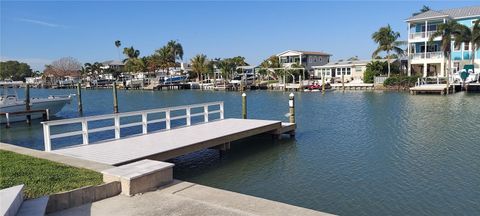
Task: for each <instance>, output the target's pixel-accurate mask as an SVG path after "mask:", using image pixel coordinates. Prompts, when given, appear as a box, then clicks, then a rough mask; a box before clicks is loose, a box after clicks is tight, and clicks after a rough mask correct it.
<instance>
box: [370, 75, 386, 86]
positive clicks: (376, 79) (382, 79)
mask: <svg viewBox="0 0 480 216" xmlns="http://www.w3.org/2000/svg"><path fill="white" fill-rule="evenodd" d="M387 78H388V77H383V76H376V77H374V78H373V81H374V83H375V84H383V82H385V80H386V79H387Z"/></svg>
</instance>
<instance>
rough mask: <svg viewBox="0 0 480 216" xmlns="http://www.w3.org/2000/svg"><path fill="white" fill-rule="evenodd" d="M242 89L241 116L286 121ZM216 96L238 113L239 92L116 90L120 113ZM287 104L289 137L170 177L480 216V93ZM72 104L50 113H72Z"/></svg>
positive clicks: (23, 137)
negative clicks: (291, 111) (292, 129)
mask: <svg viewBox="0 0 480 216" xmlns="http://www.w3.org/2000/svg"><path fill="white" fill-rule="evenodd" d="M19 93H20V95H22V92H21V91H19ZM67 93H74V90H42V89H35V90H33V91H32V96H45V95H49V94H67ZM247 94H248V111H249V113H248V115H249V118H259V119H276V120H284V121H287V120H288V119H287V118H286V117H285V114H286V113H287V112H288V107H287V100H288V93H283V92H269V91H252V92H247ZM83 99H84V112H85V115H96V114H105V113H110V112H111V110H112V96H111V90H86V91H84V92H83ZM217 100H222V101H225V109H226V117H237V118H238V117H240V103H241V98H240V93H238V92H208V91H207V92H201V91H164V92H159V91H156V92H150V91H119V101H120V103H119V106H120V111H131V110H141V109H146V108H157V107H166V106H174V105H183V104H192V103H203V102H207V101H217ZM296 102H297V122H298V130H297V136H296V137H295V139H283V140H280V141H277V142H274V141H272V140H271V138H270V137H268V136H259V137H254V138H250V139H247V140H243V141H241V142H237V143H234V145H233V146H232V150H231V151H230V152H229V153H228V154H226V155H224V156H222V157H220V155H219V154H218V152H217V151H214V150H205V151H201V152H197V153H193V154H190V155H186V156H182V157H179V158H176V159H174V160H173V162H174V163H175V164H176V167H175V177H176V178H179V179H182V180H187V181H191V182H195V183H199V184H204V185H209V186H213V187H217V188H222V189H226V190H231V191H236V192H240V193H244V194H249V195H254V196H258V197H263V198H267V199H271V200H277V201H281V202H285V203H289V204H293V205H298V206H302V207H306V208H311V209H315V210H319V211H325V212H330V213H334V214H340V215H480V138H479V137H480V136H479V134H480V94H465V93H457V94H455V95H451V96H448V97H445V96H433V95H430V96H423V95H416V96H411V95H409V94H407V93H396V92H361V91H359V92H345V93H342V92H340V91H339V92H329V93H327V94H326V95H324V96H322V95H321V94H319V93H297V94H296ZM75 106H76V102H75V100H73V103H72V104H70V105H69V106H68V107H65V109H64V110H63V111H62V112H61V113H59V117H61V118H69V117H76V116H77V114H76V111H75V110H76V108H75ZM42 136H43V135H42V130H41V128H40V127H39V126H32V127H26V126H24V124H23V123H20V124H15V125H14V126H13V128H11V129H8V130H7V129H5V128H3V127H2V129H1V140H2V142H8V143H14V144H17V145H21V146H26V147H30V148H36V149H42V148H43V141H42V139H43V138H42ZM159 144H161V141H159Z"/></svg>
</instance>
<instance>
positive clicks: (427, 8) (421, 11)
mask: <svg viewBox="0 0 480 216" xmlns="http://www.w3.org/2000/svg"><path fill="white" fill-rule="evenodd" d="M429 10H431V9H430V7H428V6H426V5H423V7H422V8H421V9H420V11H418V12H415V13H413V14H412V16H416V15H418V14H421V13H425V12H427V11H429Z"/></svg>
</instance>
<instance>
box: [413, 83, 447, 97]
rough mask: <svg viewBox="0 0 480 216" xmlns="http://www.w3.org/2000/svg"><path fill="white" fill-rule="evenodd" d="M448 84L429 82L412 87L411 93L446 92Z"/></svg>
mask: <svg viewBox="0 0 480 216" xmlns="http://www.w3.org/2000/svg"><path fill="white" fill-rule="evenodd" d="M446 91H447V86H446V85H445V84H427V85H420V86H415V87H412V88H410V94H418V93H427V94H428V93H433V94H441V95H443V94H445V93H446Z"/></svg>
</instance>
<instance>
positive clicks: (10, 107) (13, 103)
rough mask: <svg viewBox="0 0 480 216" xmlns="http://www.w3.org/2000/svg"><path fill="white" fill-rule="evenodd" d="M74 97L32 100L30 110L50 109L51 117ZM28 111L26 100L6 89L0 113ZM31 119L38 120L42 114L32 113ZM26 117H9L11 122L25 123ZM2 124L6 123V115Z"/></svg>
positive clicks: (0, 119) (0, 105) (0, 97)
mask: <svg viewBox="0 0 480 216" xmlns="http://www.w3.org/2000/svg"><path fill="white" fill-rule="evenodd" d="M71 99H72V95H56V96H48V97H47V98H30V110H46V109H48V112H49V115H50V116H52V115H55V114H57V113H58V112H60V110H62V109H63V107H64V106H65V105H66V104H67V103H70V101H71ZM22 111H26V106H25V100H21V99H19V98H18V96H17V94H16V92H15V93H12V92H11V91H9V90H8V89H4V90H3V93H2V95H1V96H0V112H2V113H11V112H22ZM30 116H31V119H38V118H41V117H42V113H32V114H31V115H30ZM24 120H25V115H12V116H10V117H9V121H10V122H18V121H24ZM0 123H6V118H5V115H2V116H1V117H0Z"/></svg>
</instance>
